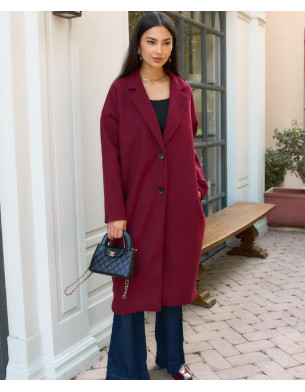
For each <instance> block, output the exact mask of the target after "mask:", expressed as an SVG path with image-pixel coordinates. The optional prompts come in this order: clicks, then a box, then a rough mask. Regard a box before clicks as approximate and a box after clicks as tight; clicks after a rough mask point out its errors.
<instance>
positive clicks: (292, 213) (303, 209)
mask: <svg viewBox="0 0 305 392" xmlns="http://www.w3.org/2000/svg"><path fill="white" fill-rule="evenodd" d="M265 202H266V203H271V204H275V205H276V208H275V209H274V210H273V211H271V212H270V213H269V214H268V215H267V223H268V224H269V225H277V226H305V189H294V188H276V187H274V188H270V189H268V191H267V192H265Z"/></svg>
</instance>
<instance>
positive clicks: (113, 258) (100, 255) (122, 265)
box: [65, 231, 137, 299]
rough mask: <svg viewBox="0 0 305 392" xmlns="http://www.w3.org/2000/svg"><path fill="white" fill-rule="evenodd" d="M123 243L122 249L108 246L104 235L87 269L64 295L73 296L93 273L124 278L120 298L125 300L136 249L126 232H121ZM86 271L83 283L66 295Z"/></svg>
mask: <svg viewBox="0 0 305 392" xmlns="http://www.w3.org/2000/svg"><path fill="white" fill-rule="evenodd" d="M125 240H126V243H125ZM123 243H124V248H117V247H114V246H110V245H109V239H108V235H107V234H105V235H104V237H103V239H102V242H101V243H100V244H98V246H97V247H96V249H95V251H94V253H93V256H92V259H91V262H90V265H89V267H88V268H87V270H86V271H85V272H84V274H83V275H82V276H81V277H80V278H78V279H77V280H76V281H75V282H73V283H72V284H70V285H69V286H68V287H66V289H65V294H66V295H71V294H73V293H74V291H75V290H76V289H77V288H78V287H79V286H80V285H81V284H82V283H84V282H85V281H86V280H87V279H88V278H89V277H90V276H91V275H92V273H93V272H95V273H98V274H103V275H109V276H114V277H117V278H125V290H124V294H123V296H122V298H123V299H126V295H127V290H128V286H129V279H130V278H132V277H133V274H134V260H135V253H136V251H137V249H134V248H133V247H132V238H131V236H130V234H128V233H127V232H126V231H124V232H123ZM88 271H90V274H89V275H88V276H87V277H86V278H85V279H84V280H83V281H81V282H80V283H79V284H78V285H77V286H76V287H75V288H74V289H73V290H72V292H70V293H68V292H67V290H68V289H69V288H70V287H72V286H73V285H75V284H76V283H77V282H78V281H80V280H81V279H82V278H83V277H84V276H85V274H86V273H87V272H88Z"/></svg>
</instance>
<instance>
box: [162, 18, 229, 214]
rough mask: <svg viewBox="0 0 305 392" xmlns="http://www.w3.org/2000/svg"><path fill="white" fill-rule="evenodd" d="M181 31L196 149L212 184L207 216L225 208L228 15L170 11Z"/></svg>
mask: <svg viewBox="0 0 305 392" xmlns="http://www.w3.org/2000/svg"><path fill="white" fill-rule="evenodd" d="M167 14H168V15H169V16H170V17H171V18H172V19H173V21H174V22H175V25H176V29H177V32H178V39H179V42H178V46H179V61H180V69H181V71H182V74H183V77H184V79H185V80H186V81H187V82H188V83H189V84H190V86H191V87H192V90H193V96H194V101H195V106H196V111H197V115H198V123H199V125H198V133H197V135H196V137H195V140H194V142H195V148H196V151H197V154H198V156H199V159H200V162H201V165H202V169H203V172H204V174H205V176H206V179H207V181H208V183H209V191H208V194H207V196H206V198H205V200H204V201H203V203H202V204H203V209H204V212H205V214H206V215H207V216H208V215H211V214H213V213H214V212H217V211H219V210H221V209H222V208H224V207H225V206H226V81H225V53H226V51H225V22H226V20H225V17H226V14H225V12H211V11H180V12H167Z"/></svg>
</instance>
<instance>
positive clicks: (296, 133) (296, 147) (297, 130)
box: [273, 120, 305, 182]
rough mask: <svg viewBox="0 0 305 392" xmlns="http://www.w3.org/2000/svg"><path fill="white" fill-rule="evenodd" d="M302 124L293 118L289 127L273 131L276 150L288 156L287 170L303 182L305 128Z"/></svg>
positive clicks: (304, 174)
mask: <svg viewBox="0 0 305 392" xmlns="http://www.w3.org/2000/svg"><path fill="white" fill-rule="evenodd" d="M303 126H304V124H303V123H300V124H299V123H298V122H297V121H296V120H293V121H292V123H291V128H288V129H284V131H283V132H279V131H278V130H277V129H276V130H275V131H274V136H273V139H276V141H277V142H276V146H277V147H278V151H279V152H280V153H282V154H285V155H286V156H288V157H289V162H288V166H287V170H288V171H290V172H291V173H294V174H295V175H296V176H297V177H299V178H301V179H302V181H304V182H305V130H304V127H303Z"/></svg>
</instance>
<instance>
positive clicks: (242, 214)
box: [193, 201, 275, 308]
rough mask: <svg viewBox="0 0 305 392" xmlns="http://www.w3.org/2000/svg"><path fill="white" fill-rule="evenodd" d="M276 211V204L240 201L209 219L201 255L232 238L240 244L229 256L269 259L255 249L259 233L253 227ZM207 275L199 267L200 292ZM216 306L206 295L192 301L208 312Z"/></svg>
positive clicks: (208, 295)
mask: <svg viewBox="0 0 305 392" xmlns="http://www.w3.org/2000/svg"><path fill="white" fill-rule="evenodd" d="M274 208H275V204H267V203H253V202H248V201H238V202H237V203H234V204H232V205H230V206H229V207H226V208H224V209H223V210H220V211H218V212H216V213H215V214H212V215H211V216H208V217H207V219H206V229H205V235H204V240H203V245H202V254H204V253H207V252H209V251H211V250H212V249H214V248H216V247H217V246H218V245H220V244H222V243H223V242H225V241H227V240H228V239H230V238H233V237H237V238H238V239H240V244H239V246H237V247H235V248H232V249H230V250H229V251H228V252H227V254H228V255H239V256H247V257H259V258H266V257H267V256H268V254H267V251H266V250H263V249H262V248H260V247H258V246H255V238H256V237H257V235H258V231H257V229H256V228H255V227H254V223H256V222H257V221H259V220H260V219H262V218H264V217H265V216H266V215H267V214H268V213H269V212H270V211H272V210H273V209H274ZM204 274H205V269H204V267H203V266H202V265H201V264H199V271H198V278H197V288H198V281H199V279H200V278H201V277H202V276H203V275H204ZM215 303H216V300H215V299H214V298H213V297H211V296H210V294H209V292H207V291H204V292H201V293H198V294H197V298H196V299H195V300H194V301H193V304H194V305H199V306H204V307H209V308H210V307H211V306H213V305H214V304H215Z"/></svg>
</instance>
